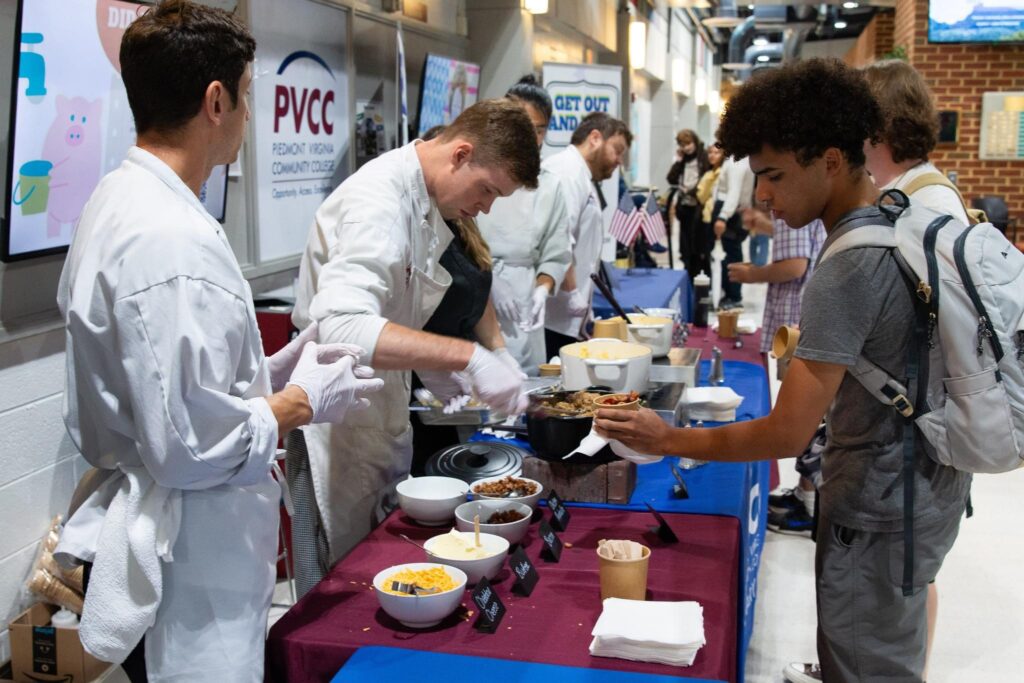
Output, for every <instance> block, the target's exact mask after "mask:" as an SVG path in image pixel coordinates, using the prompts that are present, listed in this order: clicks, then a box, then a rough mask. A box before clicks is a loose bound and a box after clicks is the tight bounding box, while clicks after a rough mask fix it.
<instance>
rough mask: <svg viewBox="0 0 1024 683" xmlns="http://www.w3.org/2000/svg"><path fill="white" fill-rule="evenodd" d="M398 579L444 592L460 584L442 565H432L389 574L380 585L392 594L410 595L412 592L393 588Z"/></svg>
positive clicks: (401, 581)
mask: <svg viewBox="0 0 1024 683" xmlns="http://www.w3.org/2000/svg"><path fill="white" fill-rule="evenodd" d="M395 581H397V582H398V583H406V584H411V585H415V586H419V587H420V588H425V589H427V590H430V589H437V592H438V593H444V592H446V591H450V590H452V589H454V588H456V587H457V586H458V584H457V583H456V582H455V579H453V578H452V577H451V575H450V574H449V573H448V572H447V571H445V570H444V569H443V568H441V567H431V568H429V569H403V570H402V571H400V572H396V573H394V574H392V575H391V576H389V577H388V578H387V579H386V580H385V581H384V583H383V585H382V586H381V587H380V589H381V590H382V591H384V592H385V593H391V594H392V595H410V596H411V594H410V593H403V592H401V591H396V590H392V589H391V584H392V583H393V582H395Z"/></svg>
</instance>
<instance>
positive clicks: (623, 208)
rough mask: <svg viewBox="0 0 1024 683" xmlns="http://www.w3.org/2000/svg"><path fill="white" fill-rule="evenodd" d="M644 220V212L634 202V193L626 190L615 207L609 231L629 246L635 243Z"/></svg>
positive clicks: (620, 241) (621, 242)
mask: <svg viewBox="0 0 1024 683" xmlns="http://www.w3.org/2000/svg"><path fill="white" fill-rule="evenodd" d="M643 222H644V214H643V212H642V211H640V209H638V208H637V207H636V205H635V204H634V203H633V195H632V193H630V192H625V193H623V195H622V199H620V200H619V205H618V207H616V209H615V215H614V216H612V224H611V227H610V228H609V230H608V231H609V232H610V233H611V234H612V237H614V238H615V239H616V240H618V242H619V243H620V244H624V245H626V246H627V247H628V246H630V245H632V244H633V240H635V239H636V234H637V233H638V232H640V227H641V224H642V223H643Z"/></svg>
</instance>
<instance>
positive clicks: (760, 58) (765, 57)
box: [757, 55, 771, 62]
mask: <svg viewBox="0 0 1024 683" xmlns="http://www.w3.org/2000/svg"><path fill="white" fill-rule="evenodd" d="M769 60H771V57H769V56H768V55H758V56H757V61H759V62H767V61H769Z"/></svg>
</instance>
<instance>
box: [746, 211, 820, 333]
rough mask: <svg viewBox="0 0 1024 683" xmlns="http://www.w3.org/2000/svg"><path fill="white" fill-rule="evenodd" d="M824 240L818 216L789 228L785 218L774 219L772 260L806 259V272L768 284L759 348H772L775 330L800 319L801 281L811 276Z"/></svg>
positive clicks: (805, 280)
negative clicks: (798, 226)
mask: <svg viewBox="0 0 1024 683" xmlns="http://www.w3.org/2000/svg"><path fill="white" fill-rule="evenodd" d="M824 242H825V226H824V224H823V223H822V222H821V221H820V220H815V221H814V222H813V223H810V224H808V225H805V226H804V227H802V228H797V229H793V228H791V227H789V226H788V225H786V223H785V221H781V220H775V221H774V226H773V230H772V263H777V262H779V261H784V260H786V259H791V258H805V259H807V272H805V273H804V274H803V275H802V276H801V277H798V278H796V279H795V280H789V281H788V282H771V283H769V284H768V296H767V297H766V298H765V302H764V321H763V322H762V328H763V329H762V330H761V352H762V353H768V352H769V351H771V348H772V339H773V338H774V337H775V331H776V330H778V329H779V328H780V327H782V326H783V325H796V324H797V323H799V322H800V299H801V298H802V296H803V292H804V285H805V284H807V281H808V280H810V279H811V273H812V272H813V271H814V262H815V261H816V260H817V259H818V252H820V251H821V245H822V244H824Z"/></svg>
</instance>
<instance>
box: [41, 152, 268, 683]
mask: <svg viewBox="0 0 1024 683" xmlns="http://www.w3.org/2000/svg"><path fill="white" fill-rule="evenodd" d="M58 303H59V305H60V309H61V311H62V313H63V314H64V318H65V322H66V325H67V331H66V338H67V385H66V391H65V394H64V397H65V409H64V420H65V423H66V425H67V428H68V432H69V434H70V435H71V438H72V439H73V440H74V442H75V444H76V446H77V447H78V448H79V450H80V451H81V452H82V454H83V456H84V457H85V459H86V460H87V461H88V462H89V463H90V464H91V465H93V466H94V467H97V468H100V469H101V470H107V471H112V472H114V473H113V474H111V475H110V476H111V477H114V478H117V479H120V480H121V482H120V486H121V491H120V492H119V493H118V494H117V495H118V496H122V498H121V499H120V500H118V501H115V503H111V504H110V507H109V510H110V511H111V513H112V514H116V513H114V512H113V511H114V510H115V508H116V509H118V510H123V508H124V507H125V505H128V507H129V508H131V506H132V505H133V502H132V501H133V497H135V496H138V495H139V494H140V493H141V494H143V495H142V498H143V499H142V501H141V503H140V504H138V505H136V508H135V512H136V513H139V512H140V511H141V518H140V519H137V520H136V522H137V523H136V526H134V527H132V528H131V529H129V530H128V538H124V537H119V536H115V535H113V532H112V531H110V528H111V527H113V526H115V524H114V523H112V521H111V520H109V519H108V520H107V522H108V523H105V524H103V525H102V530H97V529H96V528H95V527H94V528H93V531H94V532H98V533H97V535H90V534H89V533H87V532H86V530H84V529H82V528H80V527H79V526H78V525H76V524H75V520H76V519H77V518H79V516H81V518H82V519H85V518H87V517H90V516H92V517H94V518H95V517H99V518H102V516H103V515H105V514H106V512H107V511H108V510H107V509H106V508H100V509H97V507H96V505H95V503H92V504H88V503H87V504H86V505H85V506H83V508H80V509H79V510H78V511H77V512H76V513H75V514H74V515H73V517H72V519H71V520H69V523H68V527H67V530H66V531H65V537H64V539H63V540H62V546H63V547H64V548H75V549H76V550H77V553H76V555H77V556H79V557H81V559H83V560H87V561H93V562H94V565H93V577H94V580H95V577H96V576H97V575H98V574H99V575H103V574H104V572H108V568H109V567H110V565H111V563H114V564H118V563H123V562H125V560H126V558H127V557H129V556H131V555H133V554H136V555H139V554H141V555H145V556H149V557H154V556H155V553H157V552H158V550H156V549H153V548H150V547H148V539H149V538H150V537H151V536H152V528H153V527H156V529H157V536H159V532H160V530H161V529H162V528H164V527H166V526H173V525H174V524H175V523H177V522H178V515H180V526H178V533H177V535H176V536H175V535H174V534H173V532H172V533H170V534H169V535H168V536H167V537H165V538H162V539H161V538H157V539H156V541H157V542H158V543H159V542H160V541H164V542H169V543H170V544H171V545H170V548H172V549H173V561H170V562H167V563H165V564H163V566H162V586H157V587H156V588H157V591H156V595H155V598H154V596H151V595H147V594H140V595H131V594H129V595H128V596H127V597H126V600H125V601H124V602H126V603H128V604H133V603H134V602H138V603H139V605H140V609H144V608H147V607H148V608H152V609H153V610H155V611H154V613H153V614H152V615H143V616H144V618H145V620H146V621H148V622H149V623H150V624H151V627H150V628H149V629H148V630H145V637H146V641H145V644H146V669H147V674H148V677H149V680H150V681H153V682H159V681H185V680H187V681H217V682H223V681H262V679H263V657H264V648H263V642H264V634H265V631H266V623H267V611H268V610H269V608H270V599H271V595H272V592H273V587H274V560H275V555H276V551H277V545H276V539H277V529H278V527H277V525H278V506H279V501H280V489H279V488H278V485H277V483H276V482H275V481H274V479H273V478H272V477H271V475H270V471H271V465H272V463H273V460H274V458H275V453H276V447H277V438H278V436H277V421H276V419H275V418H274V414H273V412H272V411H271V410H270V406H269V405H268V404H267V402H266V400H265V398H264V397H265V396H267V395H268V394H270V393H271V391H270V375H269V372H268V369H267V364H266V361H265V358H264V355H263V350H262V346H261V342H260V335H259V330H258V329H257V327H256V316H255V312H254V310H253V304H252V294H251V292H250V289H249V286H248V283H246V281H245V278H243V277H242V273H241V270H240V269H239V267H238V264H237V262H236V260H235V257H234V254H233V253H232V251H231V248H230V246H229V245H228V242H227V239H226V238H225V236H224V233H223V231H222V230H221V227H220V225H218V223H217V222H216V221H215V220H214V219H213V218H211V217H210V215H209V214H208V213H207V212H206V211H205V210H204V208H203V206H202V204H201V203H200V202H199V200H198V198H197V197H196V196H195V194H193V193H192V191H191V190H190V189H189V188H188V187H187V186H186V185H185V184H184V182H182V180H181V179H180V178H179V177H178V176H177V175H176V174H175V173H174V172H173V171H172V170H171V169H170V167H168V166H167V165H166V164H164V163H163V162H162V161H160V160H159V159H158V158H156V157H155V156H153V155H152V154H150V153H148V152H145V151H143V150H141V149H139V148H137V147H133V148H131V150H129V152H128V156H127V159H126V160H125V161H124V162H123V163H122V164H121V166H120V167H119V168H118V169H116V170H115V171H113V172H111V173H110V174H108V175H107V176H106V177H104V178H103V179H102V180H101V181H100V184H99V185H98V186H97V188H96V191H95V192H94V193H93V195H92V197H91V198H90V200H89V202H88V204H86V206H85V209H84V211H83V213H82V218H81V220H80V222H79V224H78V227H77V229H76V231H75V236H74V239H73V241H72V244H71V249H70V251H69V253H68V258H67V261H66V263H65V265H64V272H63V273H62V275H61V283H60V289H59V294H58ZM125 471H130V472H132V473H133V474H134V475H136V476H135V477H133V482H134V481H135V479H136V478H137V477H141V478H142V481H143V484H142V485H141V486H138V489H139V490H135V488H134V487H135V486H136V485H137V484H136V483H131V484H129V483H128V479H127V478H126V477H125V475H124V472H125ZM129 489H133V490H131V491H129ZM154 492H155V493H154ZM154 495H156V496H161V497H163V498H164V499H165V500H166V501H167V502H165V503H163V504H162V505H161V506H159V507H158V509H160V510H162V512H156V513H151V512H150V511H149V509H148V508H147V507H146V503H147V496H149V497H150V500H152V498H151V496H154ZM150 507H152V506H150ZM172 508H173V509H172ZM129 513H132V510H129ZM162 515H166V516H168V517H170V518H173V519H172V520H170V521H169V520H167V519H163V518H161V516H162ZM154 517H156V518H155V519H154ZM147 529H149V530H150V531H149V535H147ZM140 538H146V539H147V543H145V544H142V545H143V546H145V547H142V548H141V549H140V547H139V539H140ZM129 539H130V542H129ZM91 553H95V557H91V556H90V554H91ZM109 571H112V572H114V573H115V574H116V572H117V571H118V568H116V567H114V568H113V569H109ZM108 573H109V572H108ZM157 583H158V584H159V583H160V581H159V580H158V581H157ZM133 585H135V584H134V583H133ZM160 588H162V599H161V598H160V590H159V589H160ZM127 590H128V588H127V587H126V591H127ZM93 599H94V593H93V591H92V590H90V593H89V596H87V597H86V609H85V614H84V615H83V619H82V630H83V634H85V633H87V632H89V631H90V628H91V625H90V620H96V623H97V624H99V623H100V622H102V621H104V620H107V621H108V624H109V625H113V626H114V627H118V626H119V625H123V624H124V623H126V622H128V623H134V620H136V619H138V617H139V615H138V614H137V613H136V611H135V610H132V609H129V610H128V612H130V613H117V612H116V610H113V609H112V608H111V607H110V606H109V605H100V604H96V605H90V602H91V601H92V600H93ZM154 601H155V602H158V606H157V605H154V604H151V603H152V602H154ZM147 603H148V604H147ZM122 604H123V603H122ZM96 630H97V631H103V630H104V629H103V628H99V627H98V628H97V629H96ZM132 635H133V636H137V637H135V643H137V642H138V638H141V637H142V636H143V633H142V632H138V633H137V634H132ZM131 645H132V643H130V642H129V643H127V646H129V650H130V646H131ZM124 654H126V653H124Z"/></svg>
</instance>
